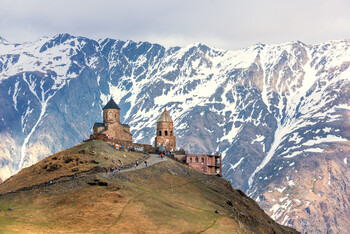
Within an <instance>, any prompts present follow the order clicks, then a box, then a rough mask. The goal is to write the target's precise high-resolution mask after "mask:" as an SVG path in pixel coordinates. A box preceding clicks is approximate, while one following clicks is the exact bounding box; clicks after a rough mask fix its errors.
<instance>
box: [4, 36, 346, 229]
mask: <svg viewBox="0 0 350 234" xmlns="http://www.w3.org/2000/svg"><path fill="white" fill-rule="evenodd" d="M349 42H350V41H347V40H344V41H330V42H326V43H323V44H320V45H314V46H308V45H305V44H303V43H301V42H292V43H286V44H281V45H264V44H258V45H255V46H252V47H249V48H246V49H242V50H238V51H225V50H220V49H215V48H209V47H207V46H205V45H202V44H193V45H190V46H187V47H183V48H181V47H172V48H165V47H163V46H161V45H158V44H151V43H148V42H138V43H136V42H133V41H120V40H113V39H103V40H99V41H95V40H91V39H88V38H84V37H74V36H71V35H68V34H59V35H57V36H55V37H52V38H42V39H40V40H38V41H35V42H29V43H24V44H11V43H9V42H7V41H6V40H4V39H2V38H0V100H1V102H0V107H1V108H0V135H1V141H0V162H1V168H0V175H1V177H2V178H3V179H5V178H7V177H9V176H10V175H12V174H14V173H16V172H17V171H18V170H19V169H20V168H22V167H25V166H29V165H31V164H33V163H35V162H36V161H38V160H40V159H42V158H44V157H45V156H47V155H49V154H52V153H55V152H57V151H59V150H62V149H65V148H68V147H71V146H73V145H75V144H77V143H79V142H81V141H82V140H83V139H86V138H88V136H89V135H90V133H91V128H92V125H93V123H94V122H96V121H100V120H101V119H102V116H101V108H102V107H103V105H104V104H105V103H106V102H107V100H108V98H109V97H110V96H113V98H114V99H115V100H116V101H117V103H118V105H119V106H120V107H121V115H122V120H123V122H124V123H128V124H129V125H130V126H131V131H132V133H133V134H134V138H133V139H134V141H136V142H140V143H147V144H152V143H153V140H154V136H155V130H156V129H155V127H156V120H157V118H158V117H159V115H160V114H161V112H162V111H163V109H164V107H166V108H167V109H168V111H169V113H170V115H171V117H172V119H173V120H174V128H175V135H176V137H177V145H178V146H180V147H182V148H185V149H186V150H187V151H189V152H192V153H196V152H197V153H205V152H210V153H212V152H220V153H221V154H222V156H223V157H224V160H223V163H224V166H223V171H224V176H225V178H226V179H228V180H229V181H230V182H231V183H232V185H233V186H234V187H236V188H240V189H242V190H244V191H246V192H247V193H248V194H249V195H250V196H251V197H252V198H254V199H256V200H257V201H258V202H259V204H260V205H261V206H262V207H263V208H264V209H265V211H266V212H268V213H269V214H270V215H271V216H272V217H273V218H275V219H276V220H277V221H278V222H280V223H283V224H286V225H291V226H293V227H296V228H297V229H298V230H300V231H311V232H312V231H315V232H317V231H319V230H321V231H322V230H323V231H325V230H326V231H332V230H333V231H334V230H335V231H336V230H348V227H347V225H345V224H346V222H350V219H349V218H344V219H341V220H340V219H339V218H338V219H337V218H336V217H339V215H345V217H346V215H347V217H350V216H349V215H348V214H349V211H346V210H339V209H338V208H337V207H336V206H337V205H338V204H341V205H342V206H344V207H347V208H349V207H350V206H349V205H350V204H349V202H350V201H349V199H347V198H348V197H349V192H348V191H347V190H346V185H350V183H349V180H348V178H350V177H349V169H348V168H349V166H348V163H347V157H348V156H347V155H348V152H349V142H348V139H349V137H350V131H349V130H350V128H349V127H348V126H349V116H350V112H349V110H350V103H349V97H350V95H349V93H348V90H349V88H350V86H349V81H350V72H349V69H348V68H349V65H350V51H349V48H350V45H349ZM339 196H342V197H343V198H344V199H340V200H339ZM337 199H338V200H337ZM325 209H326V210H325ZM347 210H350V209H347ZM316 221H317V222H316ZM315 223H316V225H315ZM334 223H336V225H332V224H334ZM311 224H312V225H311Z"/></svg>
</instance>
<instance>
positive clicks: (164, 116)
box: [157, 108, 173, 123]
mask: <svg viewBox="0 0 350 234" xmlns="http://www.w3.org/2000/svg"><path fill="white" fill-rule="evenodd" d="M159 122H171V123H172V122H173V120H172V119H171V117H170V115H169V113H168V111H167V110H166V108H165V109H164V111H163V113H162V114H161V115H160V117H159V119H158V121H157V123H159Z"/></svg>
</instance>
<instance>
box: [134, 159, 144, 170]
mask: <svg viewBox="0 0 350 234" xmlns="http://www.w3.org/2000/svg"><path fill="white" fill-rule="evenodd" d="M144 163H145V167H147V161H146V160H145V161H144ZM138 165H139V161H137V160H136V162H135V166H134V168H135V170H136V167H137V166H138Z"/></svg>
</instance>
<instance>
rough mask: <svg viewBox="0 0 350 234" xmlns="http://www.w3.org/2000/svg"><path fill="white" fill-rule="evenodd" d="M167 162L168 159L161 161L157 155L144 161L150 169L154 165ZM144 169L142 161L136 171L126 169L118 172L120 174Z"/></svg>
mask: <svg viewBox="0 0 350 234" xmlns="http://www.w3.org/2000/svg"><path fill="white" fill-rule="evenodd" d="M167 160H168V159H167V158H166V157H163V159H162V158H161V157H160V156H159V155H158V154H151V155H150V156H149V158H148V159H147V160H146V161H147V166H148V167H150V166H152V165H155V164H158V163H160V162H164V161H167ZM145 167H146V165H145V163H144V161H142V162H139V165H138V166H137V167H136V169H135V167H130V168H127V169H123V170H120V172H121V173H122V172H128V171H135V170H140V169H143V168H145Z"/></svg>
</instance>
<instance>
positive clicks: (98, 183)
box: [0, 141, 297, 233]
mask: <svg viewBox="0 0 350 234" xmlns="http://www.w3.org/2000/svg"><path fill="white" fill-rule="evenodd" d="M91 151H94V152H95V154H94V156H92V155H90V154H89V152H91ZM114 151H115V152H113V150H112V148H111V147H110V146H108V145H107V144H105V143H103V142H99V141H95V142H88V143H83V144H81V145H79V146H77V147H74V148H72V149H69V150H65V151H63V152H60V153H58V154H56V155H53V156H50V157H47V158H46V159H44V160H43V161H41V162H39V163H37V164H35V165H33V166H31V167H29V168H26V169H23V170H21V171H20V172H19V173H18V174H17V175H15V176H13V177H11V179H9V180H7V181H6V182H5V183H3V184H1V185H0V209H1V211H0V224H1V225H0V232H23V231H25V232H36V233H37V232H50V233H52V232H54V233H63V232H64V233H67V232H118V233H121V232H122V233H124V232H126V233H130V232H133V233H148V232H151V233H169V232H171V233H184V232H191V233H199V232H205V233H233V232H238V233H240V232H242V233H297V232H296V231H295V230H293V229H291V228H288V227H283V226H281V225H278V224H277V223H275V222H274V221H273V220H272V219H271V218H270V217H269V216H268V215H266V214H265V213H264V212H263V210H261V209H260V208H259V206H258V205H257V204H256V203H255V202H254V200H252V199H250V198H248V197H247V196H246V195H245V194H244V193H242V192H240V191H236V190H234V189H232V187H231V185H230V184H229V182H227V181H225V180H223V179H221V178H219V177H216V176H208V175H203V174H200V173H198V172H197V171H195V170H194V169H192V168H190V167H188V166H185V165H182V164H179V163H177V162H175V161H172V160H170V159H169V160H167V161H164V162H160V163H159V164H155V165H152V166H149V167H147V168H143V169H140V170H133V171H131V172H122V173H119V172H118V173H115V172H113V173H112V172H109V173H106V172H99V171H98V170H96V167H95V168H94V169H93V168H91V166H90V164H91V163H90V162H91V160H92V159H91V158H95V162H94V163H93V164H94V165H98V166H99V167H102V166H103V165H108V164H110V163H113V160H114V161H115V163H118V162H119V163H121V162H122V160H124V161H125V160H132V159H134V160H136V159H138V158H139V157H140V154H134V153H128V154H127V157H123V154H125V153H124V152H118V151H116V150H114ZM69 159H74V160H73V161H70V160H69ZM75 159H78V160H75ZM59 162H60V163H59ZM76 162H78V164H77V163H76ZM96 163H98V164H96ZM53 165H56V167H55V169H54V170H52V169H53ZM57 165H61V167H58V168H57ZM72 169H75V172H76V177H75V178H74V179H73V178H72V177H71V173H72ZM34 177H35V178H36V181H34V180H35V179H34ZM27 178H29V179H27ZM23 180H25V182H24V181H23ZM40 180H42V181H41V186H40ZM49 180H52V181H53V184H52V185H47V186H44V185H43V182H44V181H49ZM38 183H39V184H38ZM6 192H10V193H7V194H6ZM9 208H10V209H9ZM215 211H216V212H215Z"/></svg>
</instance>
